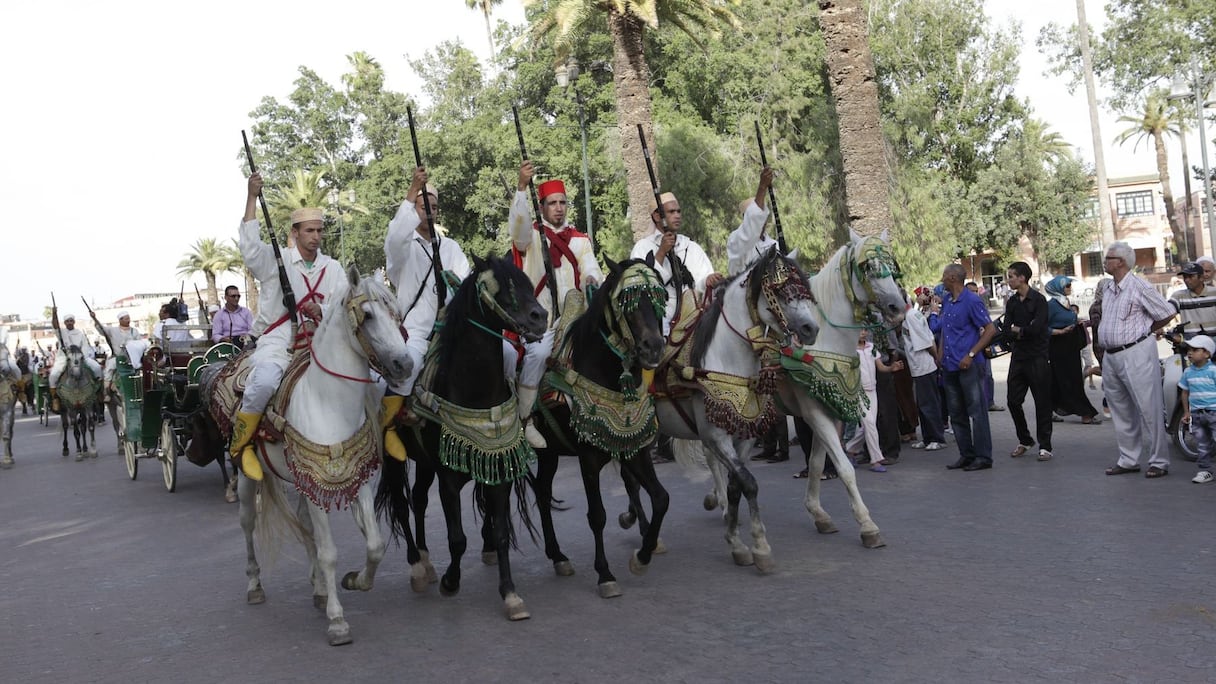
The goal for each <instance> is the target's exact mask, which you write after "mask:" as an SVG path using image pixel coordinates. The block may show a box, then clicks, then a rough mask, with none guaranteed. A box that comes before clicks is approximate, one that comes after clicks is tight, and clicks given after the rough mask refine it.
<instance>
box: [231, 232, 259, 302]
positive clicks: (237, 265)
mask: <svg viewBox="0 0 1216 684" xmlns="http://www.w3.org/2000/svg"><path fill="white" fill-rule="evenodd" d="M232 249H233V250H234V251H236V261H235V262H233V264H232V266H233V270H235V271H240V272H241V274H242V275H243V276H244V277H245V308H247V309H249V311H250V312H252V313H253V315H254V316H257V315H258V281H257V279H256V278H254V277H253V272H252V271H250V270H249V269H248V268H246V267H245V259H244V257H243V256H241V243H240V241H239V240H237V239H236V238H232Z"/></svg>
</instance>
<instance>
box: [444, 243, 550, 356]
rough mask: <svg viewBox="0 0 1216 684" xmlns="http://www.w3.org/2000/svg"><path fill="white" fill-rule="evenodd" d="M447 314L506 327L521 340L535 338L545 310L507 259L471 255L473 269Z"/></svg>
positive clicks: (546, 319)
mask: <svg viewBox="0 0 1216 684" xmlns="http://www.w3.org/2000/svg"><path fill="white" fill-rule="evenodd" d="M448 313H449V314H463V316H466V317H468V319H469V320H470V321H474V322H476V323H478V324H482V325H486V326H487V327H489V328H490V329H492V330H509V331H511V332H513V333H516V334H518V335H519V336H520V337H522V338H523V339H524V340H525V341H528V342H535V341H536V340H539V339H540V338H541V337H542V336H543V335H544V334H545V330H546V329H547V328H548V326H549V313H548V312H547V311H545V308H544V307H543V306H541V305H540V302H538V301H536V295H535V294H533V291H532V282H531V281H530V280H528V276H526V275H524V272H523V271H521V270H519V269H518V268H517V267H516V266H515V264H513V263H511V262H510V261H509V260H507V259H499V258H497V257H487V258H486V259H481V258H479V257H477V256H476V255H474V256H473V272H472V273H470V274H469V277H468V278H466V279H465V280H464V282H463V283H461V285H460V288H459V289H458V290H457V291H456V297H455V298H454V299H453V301H452V303H451V304H450V305H449V309H448Z"/></svg>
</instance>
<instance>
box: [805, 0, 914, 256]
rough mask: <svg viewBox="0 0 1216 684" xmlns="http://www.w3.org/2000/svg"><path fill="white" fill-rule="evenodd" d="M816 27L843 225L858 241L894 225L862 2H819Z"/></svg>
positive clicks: (888, 177)
mask: <svg viewBox="0 0 1216 684" xmlns="http://www.w3.org/2000/svg"><path fill="white" fill-rule="evenodd" d="M819 24H820V27H821V28H822V30H823V41H824V44H825V45H826V47H827V53H826V56H825V59H826V61H827V67H828V80H829V82H830V87H831V90H832V99H833V100H834V101H835V104H836V117H837V120H838V121H839V122H840V156H841V157H842V159H843V160H844V187H845V205H846V209H847V211H848V215H849V224H850V227H851V228H852V229H853V230H854V231H856V232H858V233H860V234H862V235H879V234H881V233H882V232H883V231H884V230H887V229H890V228H891V227H892V226H893V225H894V222H895V221H894V219H893V218H892V216H891V205H890V196H891V188H890V171H889V169H888V168H887V157H886V147H885V143H884V141H883V136H882V123H881V121H880V117H879V109H878V82H877V80H876V79H875V74H874V59H873V57H871V55H870V43H869V27H868V25H867V20H866V11H865V4H864V2H863V0H819Z"/></svg>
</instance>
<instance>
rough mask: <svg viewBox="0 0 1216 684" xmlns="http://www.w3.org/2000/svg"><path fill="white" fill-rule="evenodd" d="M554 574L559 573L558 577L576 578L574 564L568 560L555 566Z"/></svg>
mask: <svg viewBox="0 0 1216 684" xmlns="http://www.w3.org/2000/svg"><path fill="white" fill-rule="evenodd" d="M553 572H555V573H557V576H558V577H572V576H574V563H571V562H570V561H568V560H564V561H558V562H556V563H554V564H553Z"/></svg>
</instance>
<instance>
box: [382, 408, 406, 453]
mask: <svg viewBox="0 0 1216 684" xmlns="http://www.w3.org/2000/svg"><path fill="white" fill-rule="evenodd" d="M404 404H405V397H403V396H400V395H396V394H386V395H384V398H383V399H381V400H380V407H381V412H380V427H381V429H383V430H384V453H386V454H388V455H389V456H392V457H393V458H395V459H397V460H398V461H401V462H402V463H405V459H406V453H405V444H404V443H403V442H402V441H401V438H400V437H398V436H397V430H396V429H395V428H394V427H393V421H394V420H395V419H396V418H397V414H398V413H400V412H401V407H402V406H403V405H404Z"/></svg>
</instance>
